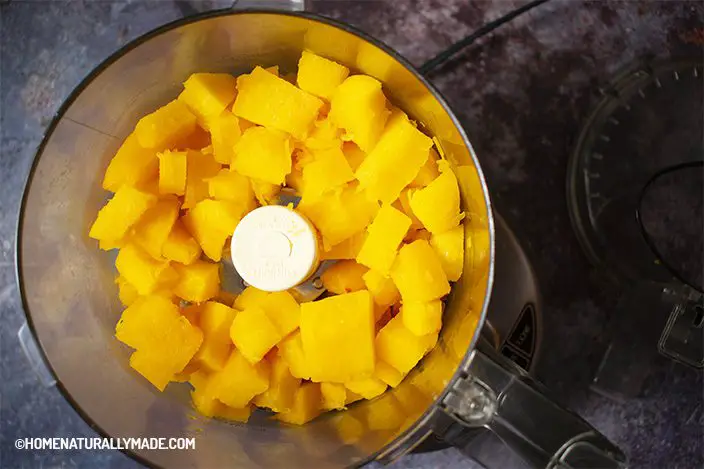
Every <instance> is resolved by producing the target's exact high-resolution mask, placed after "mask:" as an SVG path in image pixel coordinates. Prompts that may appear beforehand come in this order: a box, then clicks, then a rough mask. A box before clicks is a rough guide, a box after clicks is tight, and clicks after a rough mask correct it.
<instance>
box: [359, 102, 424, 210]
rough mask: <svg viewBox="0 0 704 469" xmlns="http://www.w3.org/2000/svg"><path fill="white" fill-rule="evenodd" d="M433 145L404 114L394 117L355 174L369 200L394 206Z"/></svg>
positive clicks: (396, 114)
mask: <svg viewBox="0 0 704 469" xmlns="http://www.w3.org/2000/svg"><path fill="white" fill-rule="evenodd" d="M432 144H433V141H432V140H431V139H430V137H428V136H427V135H425V134H423V133H422V132H421V131H420V130H418V129H417V128H416V126H415V125H413V123H411V121H409V120H408V117H407V116H406V115H405V114H404V113H402V112H397V113H395V114H394V115H393V116H392V117H391V119H389V123H388V124H387V125H386V128H385V129H384V133H383V134H382V135H381V138H380V139H379V143H377V144H376V146H375V147H374V149H373V150H372V151H371V152H370V153H369V154H368V155H367V157H366V158H365V159H364V161H363V162H362V164H361V165H360V166H359V168H358V169H357V172H356V173H355V176H356V177H357V179H359V183H360V187H362V188H364V189H366V190H367V192H368V193H369V196H370V197H374V198H376V199H377V200H379V201H381V202H384V203H388V204H391V203H393V202H394V201H395V200H396V199H398V196H399V194H400V193H401V191H402V190H403V188H404V187H406V186H407V185H408V184H409V183H410V182H411V181H413V179H414V178H415V177H416V175H417V174H418V171H420V168H421V167H422V166H423V164H425V162H426V161H427V159H428V152H429V151H430V147H431V146H432ZM360 147H361V148H362V149H363V150H364V147H362V146H361V145H360ZM416 215H417V214H416Z"/></svg>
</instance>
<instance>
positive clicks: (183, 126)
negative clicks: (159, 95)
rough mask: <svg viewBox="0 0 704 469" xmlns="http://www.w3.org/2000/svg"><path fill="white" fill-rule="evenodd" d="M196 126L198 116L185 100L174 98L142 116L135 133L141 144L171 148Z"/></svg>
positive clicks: (148, 146)
mask: <svg viewBox="0 0 704 469" xmlns="http://www.w3.org/2000/svg"><path fill="white" fill-rule="evenodd" d="M195 128H196V116H195V115H194V114H193V113H192V112H191V111H190V109H189V108H188V106H186V105H185V104H184V103H183V102H181V101H179V100H174V101H171V102H170V103H168V104H167V105H165V106H163V107H160V108H159V109H157V110H156V111H154V112H152V113H151V114H147V115H146V116H144V117H142V118H141V119H140V120H139V122H137V126H136V127H135V133H136V134H137V139H138V141H139V145H140V146H142V147H144V148H154V149H155V150H157V151H162V150H166V149H169V148H171V147H172V146H173V145H174V144H175V143H176V142H178V141H179V140H180V139H182V138H183V137H185V136H187V135H189V134H191V133H192V132H193V131H194V130H195Z"/></svg>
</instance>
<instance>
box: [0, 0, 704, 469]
mask: <svg viewBox="0 0 704 469" xmlns="http://www.w3.org/2000/svg"><path fill="white" fill-rule="evenodd" d="M186 3H187V6H190V7H192V9H195V10H205V9H208V8H212V7H213V5H215V4H218V5H220V4H223V2H208V3H205V2H190V3H188V2H186ZM521 3H522V2H517V1H508V0H496V1H472V0H422V1H414V0H395V1H391V0H388V1H335V0H326V1H314V2H312V6H313V9H314V10H315V11H317V12H319V13H321V14H324V15H328V16H331V17H333V18H337V19H339V20H342V21H346V22H349V23H352V24H353V25H356V26H358V27H359V28H360V29H362V30H364V31H366V32H368V33H370V34H372V35H373V36H375V37H377V38H380V39H381V40H383V41H384V42H386V43H387V44H388V45H390V46H391V47H393V48H395V49H397V50H398V51H399V52H400V53H401V54H403V55H404V56H406V57H407V58H408V59H409V60H411V61H412V62H413V63H415V64H418V65H419V64H421V63H422V62H423V61H424V60H425V59H427V58H429V57H431V56H432V55H433V54H434V53H436V52H437V51H439V50H440V49H442V48H443V47H444V46H447V45H448V44H449V43H450V42H451V41H453V40H456V39H459V38H461V37H462V36H464V35H466V34H467V33H469V32H470V31H472V30H473V29H475V28H476V27H478V26H479V25H481V24H483V23H485V22H487V21H489V20H491V19H494V18H496V17H498V16H500V15H501V14H502V13H504V12H506V11H508V10H510V9H511V8H513V7H515V6H516V5H519V4H521ZM702 5H703V4H702V3H701V2H694V1H692V2H689V1H676V0H673V1H666V2H665V1H663V2H654V1H641V2H616V1H614V2H611V1H598V2H581V1H576V0H575V1H571V0H569V1H567V0H565V1H559V0H554V1H552V2H549V3H548V4H546V5H544V6H542V7H540V8H539V9H537V10H534V11H533V12H531V13H529V14H528V15H526V16H524V17H522V18H520V19H518V20H517V21H515V22H514V23H512V24H510V25H508V26H506V27H504V28H502V29H500V30H498V31H497V32H495V33H494V34H492V35H491V36H489V37H487V38H484V39H482V40H481V41H479V42H478V43H477V44H475V45H474V46H472V47H471V48H469V49H468V50H466V51H465V52H463V53H462V54H460V55H458V57H457V58H456V59H455V60H454V61H453V62H452V63H450V64H448V66H446V67H444V68H442V69H441V70H438V71H437V72H435V73H433V74H432V76H431V78H432V81H433V82H434V83H435V84H436V85H437V86H438V88H439V89H440V90H441V91H442V93H443V94H444V95H445V96H446V97H447V99H448V100H449V102H450V103H451V104H452V107H453V108H454V110H455V111H456V113H457V114H458V116H459V117H460V118H461V120H462V121H463V123H464V124H465V126H466V128H467V132H468V134H469V136H470V138H471V140H472V143H473V145H474V147H475V149H476V151H477V153H478V155H479V158H480V160H481V162H482V164H483V167H484V168H485V171H486V173H487V177H488V180H489V185H490V188H491V190H492V193H493V196H494V200H495V201H496V204H497V206H498V208H499V209H500V210H501V211H502V212H503V214H504V215H505V217H506V218H507V219H508V221H509V222H510V223H511V225H512V226H513V227H514V229H515V230H516V231H517V232H518V233H519V234H520V236H521V239H522V240H523V242H524V243H525V244H526V246H527V248H528V250H529V253H530V255H531V256H532V259H533V262H534V267H535V269H536V271H537V274H538V277H539V280H540V282H541V287H542V293H543V296H544V300H545V308H544V318H545V320H544V324H545V331H544V337H545V338H544V342H543V356H542V361H541V362H540V364H539V367H538V372H537V374H538V376H539V378H540V379H541V380H542V381H543V382H544V383H545V384H546V385H547V386H548V387H550V388H551V389H552V390H553V391H554V393H555V395H556V397H557V398H558V399H559V400H560V401H561V402H563V403H565V404H566V405H568V406H569V407H571V408H573V409H575V410H576V411H577V412H579V413H580V414H582V415H583V416H584V417H585V418H586V419H588V420H589V421H590V422H591V423H593V424H594V425H595V426H597V427H598V428H599V429H600V430H601V431H602V432H603V433H605V434H606V435H607V436H608V437H610V438H612V439H613V440H614V441H615V442H616V443H617V444H619V445H620V446H621V447H622V448H623V449H624V451H625V452H626V453H627V454H628V456H629V458H630V460H631V467H634V468H648V469H650V468H652V469H661V468H683V469H689V468H694V467H701V466H702V464H704V455H702V446H703V444H702V441H703V438H704V435H703V433H702V426H703V425H704V411H703V408H702V384H703V383H702V375H701V373H696V372H693V371H691V370H689V369H684V368H683V367H681V366H679V365H675V364H673V363H671V362H669V361H666V360H664V359H663V360H656V361H654V362H653V363H652V364H651V370H650V374H649V377H648V379H647V381H646V383H645V387H644V390H643V393H642V396H641V397H639V398H637V399H631V400H627V401H625V402H616V401H611V400H608V399H606V398H604V397H601V396H599V395H597V394H595V393H593V392H592V391H590V389H589V384H590V381H591V378H592V377H593V376H594V373H595V371H596V368H597V366H598V363H599V361H600V359H601V357H602V355H603V352H604V349H605V347H606V345H607V343H608V320H609V318H610V316H611V314H612V312H613V311H614V308H615V304H616V301H617V299H618V297H619V292H620V290H621V288H620V287H619V286H618V285H615V284H613V283H611V282H610V281H608V280H606V279H605V278H603V277H602V276H601V275H599V274H598V273H597V272H596V271H594V270H593V269H592V268H591V267H590V265H589V263H588V262H587V260H586V259H585V257H584V256H583V254H582V252H581V250H580V247H579V245H578V243H577V240H576V238H575V236H574V234H573V232H572V229H571V226H570V223H569V217H568V213H567V209H566V201H565V190H564V187H565V172H566V165H567V158H568V155H569V153H570V151H571V148H572V146H573V144H574V142H575V139H576V137H577V135H578V132H579V129H580V126H581V123H582V122H583V121H584V119H585V118H586V116H587V115H588V113H589V110H590V108H591V107H592V106H593V105H594V104H595V103H596V102H597V100H598V96H599V95H598V92H597V90H598V88H599V86H600V85H602V84H603V83H604V82H605V81H606V80H608V79H609V78H610V77H611V76H612V75H613V73H614V72H616V71H617V70H619V69H621V68H623V67H624V66H626V65H628V64H629V63H631V62H632V61H633V60H634V59H636V58H639V57H642V56H644V55H646V54H651V55H654V56H657V57H662V58H668V57H673V56H681V55H690V56H691V55H694V56H698V57H701V56H702V37H703V36H704V34H703V33H702V31H704V30H703V29H702V28H703V22H704V6H702ZM187 10H188V9H187V8H186V9H185V10H184V8H183V6H181V7H179V5H177V4H174V3H173V2H172V1H171V0H152V1H138V0H133V1H124V2H117V1H71V2H62V1H61V2H60V1H48V0H44V1H16V0H11V1H7V0H3V1H0V393H1V397H0V466H2V467H44V466H46V467H111V468H118V467H136V466H137V464H136V463H134V462H132V461H130V460H129V459H128V458H126V457H125V456H123V455H122V454H120V453H117V452H101V453H95V452H94V453H89V452H81V451H66V452H55V453H50V452H40V453H34V454H32V453H30V452H21V451H16V450H14V449H12V446H13V440H14V439H15V438H17V437H20V436H22V437H24V436H89V435H93V432H92V430H91V429H90V428H88V426H87V425H86V424H85V423H83V422H82V420H81V419H80V417H79V416H78V415H77V414H76V413H75V412H74V411H73V410H72V409H71V408H70V406H69V405H68V404H67V403H66V401H65V400H64V399H63V398H62V397H61V395H60V394H59V392H58V391H57V390H55V389H44V388H42V386H41V385H40V384H39V382H38V381H37V379H36V378H35V376H34V374H33V373H32V371H31V370H30V369H29V368H28V367H27V365H26V362H25V359H24V357H23V356H22V354H21V351H20V349H19V344H18V342H17V339H16V331H17V330H18V329H19V327H20V325H21V323H22V322H23V320H24V319H23V313H22V310H21V306H20V302H19V298H18V294H17V289H16V287H15V284H14V281H15V280H14V254H13V246H14V236H15V235H14V229H15V220H16V216H17V207H18V203H19V198H20V195H21V190H22V187H23V184H24V180H25V177H26V174H27V171H28V168H29V165H30V161H31V158H32V156H33V152H34V150H35V148H36V145H37V144H38V142H39V139H40V138H41V136H42V133H43V131H44V129H45V128H46V126H47V125H48V122H49V120H50V119H51V117H52V115H53V113H54V112H55V111H56V109H57V108H58V106H59V105H60V103H61V102H62V100H63V99H64V98H65V97H66V96H67V95H68V93H69V92H70V91H71V89H73V87H74V86H75V85H76V84H78V83H79V81H80V80H81V79H82V78H83V77H84V76H85V75H86V74H87V73H89V72H90V70H91V69H92V68H93V67H95V66H96V65H97V64H98V63H99V62H100V61H101V60H103V59H104V58H106V57H107V56H108V55H109V54H110V53H112V52H114V51H115V50H117V49H118V48H119V47H121V46H122V45H124V44H125V43H126V42H128V41H129V40H131V39H133V38H135V37H137V36H139V35H140V34H142V33H144V32H146V31H149V30H151V29H153V28H154V27H157V26H159V25H162V24H165V23H167V22H169V21H172V20H174V19H176V18H178V17H180V16H181V15H182V14H183V11H187ZM634 327H637V324H635V325H634ZM468 465H470V463H469V462H468V461H467V460H466V459H464V458H463V456H462V455H461V454H460V453H459V452H458V451H457V450H446V451H442V452H439V453H432V454H425V455H414V456H408V457H406V458H405V459H403V460H402V461H401V462H400V463H399V466H400V467H409V468H410V467H467V466H468Z"/></svg>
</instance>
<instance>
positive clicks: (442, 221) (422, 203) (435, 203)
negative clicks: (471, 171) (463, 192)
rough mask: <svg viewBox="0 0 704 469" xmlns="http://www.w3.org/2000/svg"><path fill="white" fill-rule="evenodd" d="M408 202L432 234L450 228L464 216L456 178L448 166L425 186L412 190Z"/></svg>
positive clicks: (457, 223)
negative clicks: (461, 211) (461, 210)
mask: <svg viewBox="0 0 704 469" xmlns="http://www.w3.org/2000/svg"><path fill="white" fill-rule="evenodd" d="M410 202H411V209H412V210H413V213H414V214H415V215H416V216H417V217H418V219H419V220H420V221H421V223H423V226H425V228H427V229H428V231H430V232H431V233H433V234H437V233H443V232H445V231H448V230H451V229H452V228H454V227H456V226H457V225H459V223H460V221H462V218H463V217H464V214H462V213H460V190H459V187H458V186H457V178H455V174H454V173H453V172H452V170H451V169H450V168H449V167H445V169H444V170H443V171H442V173H441V174H440V176H438V177H437V178H436V179H435V180H434V181H433V182H431V183H430V184H428V186H427V187H425V188H423V189H420V190H418V191H415V192H413V193H412V194H411V197H410Z"/></svg>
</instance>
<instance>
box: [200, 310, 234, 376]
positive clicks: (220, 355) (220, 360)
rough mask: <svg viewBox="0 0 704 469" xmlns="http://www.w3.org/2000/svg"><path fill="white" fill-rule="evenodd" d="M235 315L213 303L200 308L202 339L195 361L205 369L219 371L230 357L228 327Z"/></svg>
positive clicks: (230, 346)
mask: <svg viewBox="0 0 704 469" xmlns="http://www.w3.org/2000/svg"><path fill="white" fill-rule="evenodd" d="M236 314H237V311H235V310H234V309H232V308H229V307H227V306H225V305H224V304H222V303H217V302H215V301H208V302H206V303H204V304H203V305H202V307H201V308H200V312H199V322H198V323H199V326H200V329H201V331H203V336H204V337H203V344H202V345H201V346H200V349H198V353H197V354H196V356H195V359H196V360H197V361H198V362H199V363H200V364H202V365H203V366H204V367H205V368H206V369H208V370H210V371H218V370H221V369H222V368H223V366H224V365H225V361H226V360H227V358H228V357H229V356H230V352H232V341H231V340H230V326H231V325H232V321H233V320H234V319H235V315H236Z"/></svg>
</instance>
